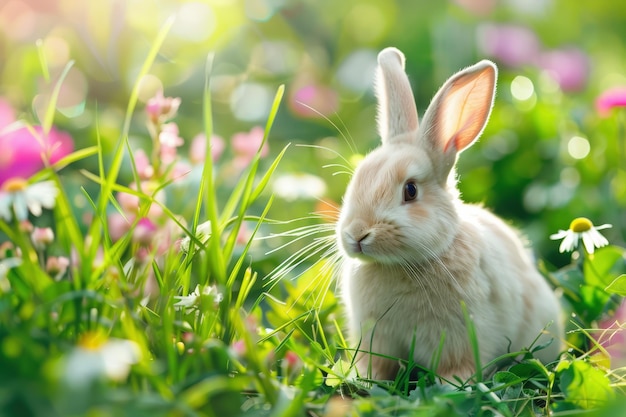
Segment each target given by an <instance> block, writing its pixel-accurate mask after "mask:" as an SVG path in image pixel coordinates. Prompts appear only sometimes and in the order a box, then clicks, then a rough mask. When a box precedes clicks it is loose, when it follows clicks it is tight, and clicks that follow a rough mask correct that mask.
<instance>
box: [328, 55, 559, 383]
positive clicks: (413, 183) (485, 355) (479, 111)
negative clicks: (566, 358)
mask: <svg viewBox="0 0 626 417" xmlns="http://www.w3.org/2000/svg"><path fill="white" fill-rule="evenodd" d="M379 63H380V67H381V72H382V77H383V80H382V81H383V91H382V92H379V99H380V100H381V112H383V114H381V124H382V126H381V136H382V137H383V146H382V147H380V148H378V149H376V150H375V151H373V152H372V153H370V154H369V155H368V156H367V157H366V158H365V160H364V161H363V162H362V164H361V165H360V166H359V167H358V168H357V170H356V172H355V174H354V177H353V179H352V181H351V183H350V186H349V187H348V190H347V192H346V196H345V201H344V208H343V209H342V212H341V215H340V220H339V223H338V236H339V240H340V242H341V244H342V247H343V250H344V253H345V254H346V255H347V256H346V257H345V264H344V271H343V276H342V285H341V290H342V297H343V300H344V304H345V307H346V311H347V315H348V323H349V328H350V332H351V336H352V338H353V340H354V342H355V343H358V349H359V353H358V355H357V366H358V368H359V370H360V373H361V374H363V375H370V376H371V377H372V378H376V379H393V378H394V377H395V375H396V373H397V371H398V369H399V361H398V359H404V360H408V359H409V355H410V353H411V352H413V358H412V359H413V360H414V361H415V362H416V363H418V364H420V365H422V366H426V367H430V366H433V365H434V363H433V361H434V360H435V358H436V357H437V356H438V355H439V353H440V356H438V357H439V360H438V362H437V366H438V367H437V369H436V371H437V373H438V374H439V375H441V376H442V377H447V378H450V377H452V376H454V375H457V376H459V377H461V378H469V377H470V376H471V375H472V374H474V373H475V372H476V365H475V363H474V352H473V350H472V345H471V342H470V338H469V335H468V330H467V325H466V319H465V317H464V314H463V310H462V304H463V303H464V304H465V305H466V307H467V311H468V312H469V315H470V317H471V320H472V323H473V325H474V327H475V329H476V333H477V340H478V345H479V348H480V358H481V362H482V364H483V365H485V364H487V363H488V362H490V361H492V360H493V359H496V358H497V357H499V356H501V355H504V354H506V353H507V352H516V351H519V350H521V349H523V348H525V347H530V346H531V344H532V343H533V342H534V341H535V339H537V338H538V337H539V336H540V335H541V334H542V331H543V329H544V328H545V327H546V326H548V325H551V327H550V328H549V329H550V332H551V334H543V335H542V336H541V338H540V339H539V341H538V342H537V343H538V344H543V343H545V342H547V341H548V340H549V339H551V338H555V339H557V340H554V342H553V343H552V344H551V345H550V346H549V347H548V348H547V349H544V350H541V351H539V352H538V353H537V356H538V357H539V358H540V359H542V360H544V361H550V360H554V359H556V357H557V353H558V351H559V349H560V343H559V336H560V332H561V326H560V320H559V314H560V313H559V302H558V300H557V298H556V296H555V295H554V293H553V292H552V291H551V289H550V288H549V286H548V284H547V283H546V282H545V280H544V279H543V277H542V276H541V275H540V274H539V272H538V271H537V270H536V268H535V267H534V265H533V262H532V260H531V259H530V256H529V254H528V252H527V250H526V249H525V248H524V245H523V244H522V242H521V240H520V238H519V237H518V234H517V232H516V231H515V230H513V229H512V228H511V227H509V226H508V225H507V224H506V223H505V222H503V221H502V220H501V219H499V218H498V217H497V216H495V215H494V214H492V213H490V212H489V211H487V210H485V209H483V208H482V207H479V206H476V205H469V204H464V203H463V202H462V201H461V200H460V199H459V197H458V192H457V190H456V177H455V174H454V170H453V166H454V163H455V161H456V155H457V153H458V152H459V151H460V150H462V149H463V148H465V147H467V146H469V145H470V144H471V143H473V141H474V140H475V139H476V138H477V136H478V135H479V134H480V131H481V130H482V127H483V126H484V123H485V122H486V120H487V118H488V116H489V111H490V108H491V100H493V88H494V87H495V67H492V66H490V64H486V63H483V64H482V67H479V66H478V65H480V64H478V65H477V66H475V68H474V67H473V68H472V69H473V71H470V70H471V69H468V70H466V71H465V72H462V73H459V74H457V76H456V77H455V78H451V81H449V82H448V83H447V84H446V85H445V86H444V87H442V90H440V93H439V94H438V95H437V96H436V97H435V99H434V100H433V104H431V106H430V108H429V111H427V113H426V115H425V116H424V122H423V123H422V126H420V127H419V128H418V126H417V113H416V112H415V117H414V119H413V116H412V112H413V111H414V110H413V109H414V108H415V107H414V104H413V105H412V106H413V107H412V108H411V107H409V109H408V110H406V109H405V110H403V109H404V108H405V107H406V106H407V105H410V103H412V95H411V92H410V88H409V89H408V93H407V91H406V89H407V86H408V79H406V75H404V72H403V71H402V73H401V74H402V76H404V78H402V76H400V75H399V74H400V72H399V71H398V70H399V69H400V70H402V67H403V57H402V55H401V54H400V53H399V51H397V50H395V49H387V50H385V51H383V52H381V55H380V56H379ZM399 64H401V65H399ZM490 71H492V72H493V73H491V72H490ZM477 73H478V74H479V75H478V76H477V75H476V74H477ZM485 74H486V75H485ZM397 76H399V77H400V78H399V79H395V78H394V77H397ZM489 76H491V77H492V78H490V80H491V81H492V82H493V85H492V86H491V88H492V90H491V91H487V92H486V93H483V94H482V96H479V97H476V95H477V94H478V93H477V92H480V89H481V88H483V89H484V88H485V86H487V87H488V86H489V85H490V84H489V83H490V80H487V81H486V82H485V81H484V79H483V78H484V77H489ZM390 79H391V80H390ZM468 79H469V81H468ZM471 83H473V84H471ZM481 83H482V84H484V85H482V84H481ZM467 86H469V88H466V87H467ZM463 89H464V90H463ZM457 93H458V94H457ZM483 96H485V97H486V98H485V97H483ZM387 100H389V102H386V101H387ZM391 101H394V102H395V105H394V104H393V103H392V102H391ZM450 101H451V102H450ZM409 102H410V103H409ZM472 102H478V104H476V105H467V104H466V103H472ZM450 106H453V107H450ZM430 109H432V110H430ZM444 110H446V111H447V112H445V111H444ZM399 111H401V112H404V113H403V114H400V115H397V114H396V113H397V112H399ZM452 111H456V112H460V113H462V114H463V116H462V117H461V116H458V117H456V119H455V118H454V117H453V119H455V120H453V121H450V120H448V119H446V120H441V119H440V118H441V117H443V116H442V114H444V115H447V114H448V112H452ZM385 112H386V113H385ZM442 112H443V113H442ZM457 119H458V120H457ZM477 120H478V122H477ZM448 124H449V125H450V126H452V128H451V129H452V130H447V129H448V126H446V125H448ZM467 131H469V132H467ZM468 138H469V139H468ZM370 352H371V353H373V354H372V355H370V354H369V353H370ZM385 357H387V358H385ZM393 358H397V359H393Z"/></svg>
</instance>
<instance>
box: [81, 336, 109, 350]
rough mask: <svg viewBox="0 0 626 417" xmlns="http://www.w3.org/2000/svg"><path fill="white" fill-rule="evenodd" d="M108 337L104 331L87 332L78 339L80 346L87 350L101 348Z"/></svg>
mask: <svg viewBox="0 0 626 417" xmlns="http://www.w3.org/2000/svg"><path fill="white" fill-rule="evenodd" d="M106 340H107V338H106V335H104V334H103V333H102V332H87V333H84V334H82V335H81V336H80V338H79V339H78V346H80V347H82V348H83V349H87V350H99V349H100V348H101V347H102V346H103V345H104V343H105V342H106Z"/></svg>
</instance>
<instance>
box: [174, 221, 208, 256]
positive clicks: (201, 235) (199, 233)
mask: <svg viewBox="0 0 626 417" xmlns="http://www.w3.org/2000/svg"><path fill="white" fill-rule="evenodd" d="M210 237H211V221H210V220H208V221H206V222H204V223H200V224H199V225H198V227H196V239H198V240H199V241H200V242H201V243H203V244H206V243H207V242H208V241H209V238H210ZM190 243H191V238H190V237H189V236H185V237H184V238H183V239H182V240H181V241H180V249H181V250H182V251H183V252H185V253H187V252H189V244H190Z"/></svg>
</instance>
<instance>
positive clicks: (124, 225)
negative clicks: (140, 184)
mask: <svg viewBox="0 0 626 417" xmlns="http://www.w3.org/2000/svg"><path fill="white" fill-rule="evenodd" d="M125 195H128V194H125ZM118 200H119V196H118ZM131 222H132V219H128V218H126V217H124V216H123V215H122V214H120V213H113V214H111V215H110V216H108V218H107V223H108V225H109V236H111V240H112V241H113V242H117V241H118V240H120V239H121V238H122V237H124V235H125V234H126V233H128V231H129V230H130V225H131Z"/></svg>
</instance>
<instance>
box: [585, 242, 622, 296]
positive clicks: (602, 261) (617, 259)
mask: <svg viewBox="0 0 626 417" xmlns="http://www.w3.org/2000/svg"><path fill="white" fill-rule="evenodd" d="M624 272H626V265H625V263H624V249H623V248H620V247H618V246H606V247H604V248H601V249H598V250H597V251H596V253H594V254H593V256H589V257H588V258H587V259H585V263H584V265H583V273H584V275H585V282H586V283H587V284H588V285H595V286H597V287H600V288H606V286H607V285H609V284H610V283H611V282H612V281H613V280H614V279H615V278H616V277H617V276H618V275H619V274H621V273H624Z"/></svg>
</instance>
